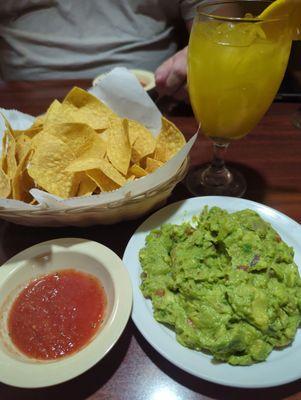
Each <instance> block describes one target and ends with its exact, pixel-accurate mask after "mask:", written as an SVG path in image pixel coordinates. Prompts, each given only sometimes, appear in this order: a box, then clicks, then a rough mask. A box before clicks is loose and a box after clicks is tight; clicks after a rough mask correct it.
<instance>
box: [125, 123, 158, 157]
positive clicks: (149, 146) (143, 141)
mask: <svg viewBox="0 0 301 400" xmlns="http://www.w3.org/2000/svg"><path fill="white" fill-rule="evenodd" d="M129 126H130V131H131V130H132V129H135V130H136V131H137V132H138V135H137V138H136V140H135V142H134V144H133V148H132V157H131V161H132V163H133V164H136V163H138V162H139V161H140V160H141V158H143V157H145V156H147V155H149V154H152V153H153V152H154V150H155V147H156V140H155V138H154V137H153V135H152V134H151V132H150V131H149V130H148V129H146V128H145V126H143V125H141V124H140V123H139V122H137V121H131V122H130V125H129Z"/></svg>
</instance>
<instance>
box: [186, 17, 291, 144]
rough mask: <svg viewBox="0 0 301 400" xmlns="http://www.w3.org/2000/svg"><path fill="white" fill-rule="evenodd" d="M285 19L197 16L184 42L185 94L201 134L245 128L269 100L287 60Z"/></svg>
mask: <svg viewBox="0 0 301 400" xmlns="http://www.w3.org/2000/svg"><path fill="white" fill-rule="evenodd" d="M285 24H286V22H285V21H279V20H275V21H270V22H261V21H258V22H253V21H252V20H251V19H248V16H247V17H246V18H245V21H239V22H235V21H224V20H222V19H221V20H217V19H215V20H213V19H211V20H210V19H207V20H202V19H199V20H198V21H196V22H195V24H194V26H193V28H192V32H191V36H190V43H189V54H188V71H189V72H188V79H189V94H190V100H191V104H192V107H193V111H194V114H195V117H196V119H197V120H198V121H199V122H200V124H201V128H202V132H203V133H204V134H205V135H206V136H210V137H214V138H223V139H237V138H240V137H242V136H245V135H246V134H247V133H249V132H250V131H251V130H252V129H253V128H254V127H255V125H256V124H257V123H258V122H259V121H260V119H261V118H262V117H263V115H264V114H265V112H266V111H267V109H268V108H269V106H270V104H271V103H272V101H273V99H274V97H275V95H276V93H277V90H278V89H279V86H280V84H281V81H282V78H283V76H284V73H285V69H286V66H287V62H288V58H289V54H290V48H291V35H290V31H289V29H285V28H286V26H285Z"/></svg>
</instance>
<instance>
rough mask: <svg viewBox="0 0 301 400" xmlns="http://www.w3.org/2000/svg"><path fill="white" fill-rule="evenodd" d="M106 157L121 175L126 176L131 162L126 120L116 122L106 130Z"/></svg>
mask: <svg viewBox="0 0 301 400" xmlns="http://www.w3.org/2000/svg"><path fill="white" fill-rule="evenodd" d="M107 157H108V159H109V160H110V161H111V163H112V165H114V167H115V168H116V169H117V170H118V171H119V172H121V173H122V174H123V175H126V174H127V171H128V169H129V165H130V160H131V146H130V142H129V122H128V120H127V119H123V120H116V122H115V123H113V124H112V122H111V126H110V128H109V129H108V147H107Z"/></svg>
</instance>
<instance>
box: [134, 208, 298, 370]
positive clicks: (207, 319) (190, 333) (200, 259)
mask: <svg viewBox="0 0 301 400" xmlns="http://www.w3.org/2000/svg"><path fill="white" fill-rule="evenodd" d="M293 258H294V252H293V249H292V248H291V247H289V246H288V245H287V244H286V243H284V242H283V241H282V239H281V237H280V236H279V235H278V233H277V232H276V231H275V230H274V229H273V228H272V227H271V225H270V224H269V223H267V222H265V221H264V220H262V219H261V218H260V217H259V215H258V214H257V213H255V212H254V211H251V210H243V211H238V212H235V213H232V214H230V213H228V212H227V211H225V210H222V209H220V208H218V207H213V208H211V209H208V208H205V209H204V210H203V212H202V213H201V214H200V215H199V216H197V217H195V218H194V219H193V221H192V222H187V223H183V224H182V225H171V224H166V225H163V226H162V227H161V228H160V229H155V230H153V231H152V232H151V233H150V234H149V235H148V236H147V238H146V244H145V247H144V248H143V249H141V250H140V262H141V266H142V269H143V272H142V274H141V281H142V282H141V290H142V293H143V295H144V296H145V297H146V298H149V299H151V301H152V304H153V310H154V317H155V319H156V320H157V321H158V322H161V323H163V324H165V325H166V326H168V327H169V328H171V329H173V330H174V331H175V334H176V338H177V340H178V342H179V343H181V344H182V345H183V346H186V347H189V348H191V349H194V350H200V351H201V350H203V351H207V352H210V353H212V354H213V356H214V359H215V360H217V361H222V362H228V363H229V364H232V365H250V364H253V363H256V362H260V361H263V360H265V359H266V358H267V356H268V355H269V354H270V352H271V351H272V350H273V348H282V347H284V346H287V345H288V344H289V343H291V342H292V340H293V339H294V336H295V334H296V331H297V329H298V327H299V324H300V320H301V279H300V276H299V272H298V268H297V266H296V264H295V263H294V259H293Z"/></svg>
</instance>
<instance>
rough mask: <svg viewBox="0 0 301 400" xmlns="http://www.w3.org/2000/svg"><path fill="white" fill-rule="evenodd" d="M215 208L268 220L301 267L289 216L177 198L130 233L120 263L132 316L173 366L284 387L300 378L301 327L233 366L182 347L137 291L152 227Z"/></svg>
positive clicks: (209, 376)
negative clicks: (278, 345)
mask: <svg viewBox="0 0 301 400" xmlns="http://www.w3.org/2000/svg"><path fill="white" fill-rule="evenodd" d="M206 205H207V206H209V207H213V206H218V207H221V208H223V209H226V210H227V211H229V212H235V211H238V210H243V209H246V208H249V209H251V210H254V211H256V212H257V213H258V214H259V215H260V216H261V217H262V218H263V219H264V220H266V221H268V222H270V223H271V224H272V226H273V227H274V228H275V229H276V231H277V232H278V233H279V234H280V236H281V237H282V239H283V240H284V241H285V242H286V243H288V244H289V245H290V246H292V247H293V248H294V251H295V262H296V264H297V265H298V266H299V271H300V267H301V241H300V238H301V225H299V224H298V223H297V222H295V221H293V220H292V219H291V218H289V217H287V216H286V215H284V214H282V213H280V212H279V211H276V210H274V209H273V208H270V207H267V206H264V205H262V204H259V203H256V202H253V201H249V200H245V199H238V198H231V197H221V196H208V197H194V198H191V199H188V200H184V201H179V202H177V203H174V204H171V205H169V206H167V207H164V208H162V209H161V210H159V211H157V212H156V213H154V214H153V215H152V216H150V217H149V218H148V219H147V220H146V221H145V222H144V223H143V224H142V225H140V227H139V228H138V229H137V231H136V232H135V233H134V235H133V236H132V237H131V239H130V241H129V243H128V245H127V248H126V250H125V253H124V256H123V261H124V263H125V265H126V267H127V268H128V270H129V273H130V277H131V280H132V285H133V311H132V318H133V320H134V322H135V324H136V326H137V328H138V329H139V331H140V332H141V333H142V335H143V336H144V337H145V339H146V340H147V341H148V342H149V343H150V344H151V345H152V346H153V347H154V348H155V349H156V350H157V351H158V352H159V353H160V354H161V355H162V356H163V357H165V358H167V359H168V360H169V361H170V362H172V363H173V364H174V365H176V366H178V367H179V368H181V369H183V370H184V371H187V372H189V373H190V374H192V375H195V376H197V377H199V378H203V379H206V380H207V381H211V382H214V383H219V384H222V385H227V386H234V387H241V388H264V387H271V386H278V385H283V384H285V383H288V382H292V381H294V380H297V379H299V378H301V363H300V357H301V329H299V330H298V332H297V335H296V337H295V340H294V342H293V343H292V345H291V346H289V347H287V348H285V349H282V350H280V351H276V350H274V351H273V352H272V353H271V354H270V356H269V357H268V359H267V360H266V361H264V362H261V363H258V364H253V365H251V366H247V367H242V366H231V365H229V364H225V363H220V364H214V363H212V357H211V356H210V355H208V354H205V353H202V352H198V351H194V350H190V349H188V348H186V347H184V346H181V345H180V344H179V343H178V342H177V341H176V338H175V334H174V332H173V331H172V330H170V329H168V328H166V327H165V326H163V325H162V324H159V323H158V322H157V321H156V320H155V319H154V317H153V310H152V304H151V301H150V300H146V299H145V298H144V297H143V295H142V293H141V291H140V288H139V286H140V283H141V280H140V274H141V272H142V270H141V266H140V262H139V250H140V249H141V248H142V247H144V245H145V238H146V236H147V235H148V234H149V233H150V231H151V230H152V229H155V228H158V227H160V226H161V225H162V224H164V223H173V224H181V223H183V222H184V221H189V220H191V218H192V217H193V216H194V215H198V214H199V213H200V211H201V210H202V208H203V207H204V206H206Z"/></svg>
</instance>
